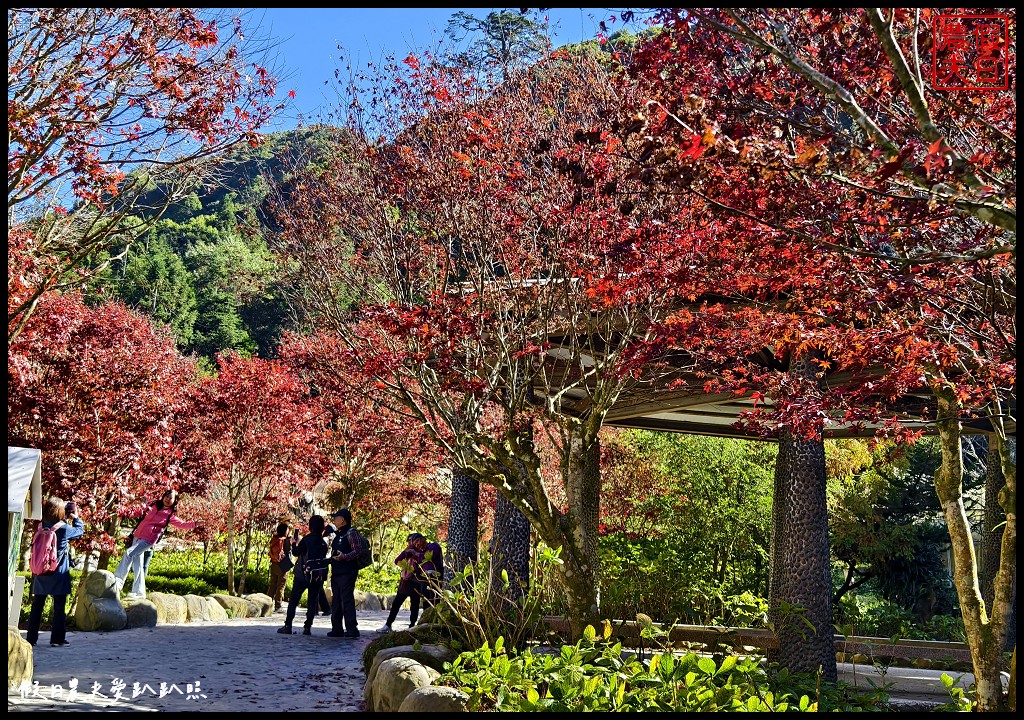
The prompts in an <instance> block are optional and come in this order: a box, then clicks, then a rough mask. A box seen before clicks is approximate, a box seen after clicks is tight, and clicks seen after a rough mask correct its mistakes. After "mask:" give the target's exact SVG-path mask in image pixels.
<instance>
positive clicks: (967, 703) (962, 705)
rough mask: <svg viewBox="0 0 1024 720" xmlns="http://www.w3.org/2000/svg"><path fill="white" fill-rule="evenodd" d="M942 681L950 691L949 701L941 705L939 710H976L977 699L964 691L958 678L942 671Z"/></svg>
mask: <svg viewBox="0 0 1024 720" xmlns="http://www.w3.org/2000/svg"><path fill="white" fill-rule="evenodd" d="M939 680H940V681H941V682H942V686H943V687H944V688H946V692H948V693H949V700H950V701H949V702H948V703H946V704H945V705H940V706H939V707H938V708H936V709H937V710H947V711H952V712H971V711H972V710H974V706H975V705H977V701H975V700H974V699H973V698H972V697H971V696H970V695H969V694H968V693H966V692H964V689H963V688H962V687H960V686H959V685H958V684H957V682H956V680H954V679H953V678H952V677H951V676H949V675H947V674H946V673H942V675H941V676H940V677H939Z"/></svg>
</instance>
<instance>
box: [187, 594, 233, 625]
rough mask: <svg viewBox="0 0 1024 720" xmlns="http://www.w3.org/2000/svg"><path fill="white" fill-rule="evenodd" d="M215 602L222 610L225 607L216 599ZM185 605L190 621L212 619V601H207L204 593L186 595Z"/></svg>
mask: <svg viewBox="0 0 1024 720" xmlns="http://www.w3.org/2000/svg"><path fill="white" fill-rule="evenodd" d="M213 604H214V605H216V606H217V607H218V608H220V609H221V610H223V609H224V608H222V607H220V603H218V602H217V601H216V600H214V601H213ZM185 607H186V609H187V611H188V621H189V622H190V623H191V622H200V621H205V620H210V619H211V618H210V603H208V602H206V598H204V597H203V596H202V595H186V596H185ZM225 617H226V616H225Z"/></svg>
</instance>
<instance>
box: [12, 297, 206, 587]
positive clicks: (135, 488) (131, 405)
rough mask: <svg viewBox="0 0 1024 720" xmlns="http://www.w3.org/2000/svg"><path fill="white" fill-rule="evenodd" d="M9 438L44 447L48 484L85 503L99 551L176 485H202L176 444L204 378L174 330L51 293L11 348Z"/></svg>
mask: <svg viewBox="0 0 1024 720" xmlns="http://www.w3.org/2000/svg"><path fill="white" fill-rule="evenodd" d="M7 366H8V375H7V385H8V387H7V413H8V421H7V423H8V425H7V433H8V441H9V442H10V443H12V444H20V445H24V446H26V447H34V448H39V449H40V450H41V451H42V459H43V491H44V492H45V493H46V494H48V495H49V494H52V495H56V496H57V497H61V498H64V499H67V500H72V499H73V500H75V501H77V503H78V507H79V512H80V514H81V516H82V519H83V520H84V521H85V522H86V523H87V525H88V526H89V527H90V531H89V532H88V533H87V534H86V535H85V536H84V538H83V540H82V541H81V542H82V543H83V544H84V545H86V546H88V547H89V548H92V549H96V550H99V551H100V552H101V556H100V567H104V566H105V564H106V560H107V559H108V558H109V556H110V554H111V553H112V552H113V551H114V549H115V547H116V542H115V540H116V537H117V530H118V527H119V525H120V521H121V519H122V518H125V517H134V516H135V515H137V514H138V512H139V511H140V510H141V509H142V508H143V506H144V505H145V504H146V503H147V502H149V501H151V500H152V499H154V498H157V497H159V496H160V495H162V494H163V492H164V490H166V489H167V488H168V487H170V486H171V485H175V486H177V487H178V488H179V489H180V490H183V491H186V492H201V491H202V490H203V489H204V486H205V483H204V481H203V480H202V479H201V478H200V477H197V476H195V475H193V474H192V473H191V470H190V464H189V461H188V458H187V457H186V454H185V453H183V451H182V448H181V446H180V445H179V444H178V442H177V438H176V436H177V433H178V431H179V426H180V424H181V423H182V422H183V420H184V419H186V418H187V417H188V415H189V413H190V393H191V392H192V391H193V390H194V388H195V387H196V383H197V382H198V371H197V367H196V364H195V362H194V361H193V360H191V359H189V358H185V357H183V356H182V355H181V354H180V353H178V351H177V350H176V349H175V344H174V338H173V337H172V336H171V335H170V333H169V332H167V331H165V330H163V329H161V328H158V327H156V326H155V325H154V324H153V322H152V321H150V320H149V319H147V318H145V317H143V316H141V315H140V314H138V313H136V312H134V311H132V310H130V309H129V308H127V307H126V306H124V305H123V304H121V303H117V302H110V303H104V304H102V305H99V306H97V307H94V308H93V307H89V306H87V305H85V304H84V303H83V302H82V299H81V298H80V297H77V296H75V295H52V296H48V297H47V298H45V299H44V300H43V301H42V302H41V303H40V306H39V310H38V312H37V313H35V314H34V315H33V317H32V319H31V321H30V322H29V323H28V324H27V325H26V326H25V330H24V332H23V333H21V335H20V336H19V337H18V339H17V340H16V341H15V342H14V343H12V344H11V346H10V348H9V353H8V360H7Z"/></svg>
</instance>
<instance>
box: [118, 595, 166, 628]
mask: <svg viewBox="0 0 1024 720" xmlns="http://www.w3.org/2000/svg"><path fill="white" fill-rule="evenodd" d="M124 611H125V613H126V614H127V616H128V624H127V625H125V627H127V628H137V627H156V624H157V620H158V618H159V614H158V613H157V609H156V605H154V604H153V602H152V601H151V600H144V599H142V598H132V599H128V600H125V601H124Z"/></svg>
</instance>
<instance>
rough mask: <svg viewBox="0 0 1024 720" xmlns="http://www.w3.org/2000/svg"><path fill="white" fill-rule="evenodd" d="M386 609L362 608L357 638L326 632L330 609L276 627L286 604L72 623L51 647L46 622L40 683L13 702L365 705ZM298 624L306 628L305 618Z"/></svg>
mask: <svg viewBox="0 0 1024 720" xmlns="http://www.w3.org/2000/svg"><path fill="white" fill-rule="evenodd" d="M300 612H302V611H301V609H300ZM401 615H405V616H406V619H405V620H403V619H402V618H401ZM386 617H387V613H386V612H385V611H361V612H360V613H359V616H358V618H359V619H358V622H359V630H360V632H361V636H360V637H358V638H354V639H351V638H331V637H327V636H326V634H327V631H328V630H330V629H331V622H330V618H329V617H317V619H316V621H315V622H314V624H313V634H312V636H308V637H307V636H304V635H301V634H300V635H279V634H277V632H276V630H277V628H279V627H280V626H281V624H282V623H283V621H284V613H283V612H281V613H274V614H273V615H271V616H269V617H264V618H245V619H237V620H228V621H227V622H217V623H214V622H196V623H187V624H184V625H160V626H157V627H154V628H134V629H131V630H121V631H119V632H107V633H103V632H73V631H72V632H69V633H68V640H69V641H70V642H71V645H70V646H69V647H65V648H52V647H50V646H49V633H48V632H45V631H44V632H43V633H41V635H40V638H39V644H38V645H37V646H36V647H35V648H34V649H33V650H34V676H33V687H31V688H22V689H20V690H18V689H14V690H9V691H8V695H7V709H8V710H10V711H22V712H25V711H28V712H33V711H53V710H92V711H95V710H102V711H107V712H109V711H118V710H124V711H133V712H139V711H142V712H147V711H153V712H158V711H167V712H224V711H228V712H230V711H239V710H241V711H250V712H252V711H256V712H288V711H302V710H305V711H309V710H314V711H323V710H327V711H342V712H344V711H350V712H361V711H363V710H364V706H363V682H364V681H365V679H366V676H365V674H364V673H363V665H362V653H363V649H364V648H365V647H366V646H367V645H368V644H369V642H370V641H371V640H373V639H374V638H375V637H377V636H378V635H377V632H376V631H377V628H379V627H380V626H381V625H383V623H384V620H385V618H386ZM407 619H408V612H407V611H404V610H403V612H402V613H401V614H400V617H399V620H398V621H397V622H396V623H395V629H396V630H401V629H405V628H406V627H407ZM296 628H297V630H298V631H300V632H301V629H302V624H301V621H300V622H299V623H298V624H297V625H296ZM22 637H24V631H22ZM161 685H163V687H161ZM72 688H74V689H75V692H70V691H71V690H72ZM161 694H163V697H160V695H161ZM133 696H134V697H133Z"/></svg>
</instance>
